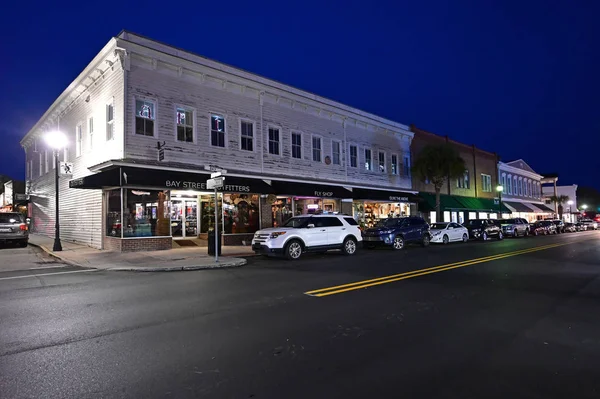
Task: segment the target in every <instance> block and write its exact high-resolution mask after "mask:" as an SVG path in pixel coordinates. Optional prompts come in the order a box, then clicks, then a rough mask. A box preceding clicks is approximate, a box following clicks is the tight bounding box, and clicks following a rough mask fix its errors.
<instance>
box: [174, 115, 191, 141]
mask: <svg viewBox="0 0 600 399" xmlns="http://www.w3.org/2000/svg"><path fill="white" fill-rule="evenodd" d="M175 118H176V119H177V120H176V123H177V141H183V142H185V143H193V142H194V110H192V109H189V108H184V107H177V109H176V110H175Z"/></svg>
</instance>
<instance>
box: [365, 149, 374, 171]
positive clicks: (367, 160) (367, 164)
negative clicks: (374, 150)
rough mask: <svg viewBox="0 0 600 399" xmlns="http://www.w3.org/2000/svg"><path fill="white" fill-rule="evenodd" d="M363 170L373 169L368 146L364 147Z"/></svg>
mask: <svg viewBox="0 0 600 399" xmlns="http://www.w3.org/2000/svg"><path fill="white" fill-rule="evenodd" d="M365 170H373V156H372V155H371V150H370V149H368V148H365Z"/></svg>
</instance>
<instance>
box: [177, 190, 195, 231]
mask: <svg viewBox="0 0 600 399" xmlns="http://www.w3.org/2000/svg"><path fill="white" fill-rule="evenodd" d="M176 195H177V194H175V196H174V198H172V200H171V235H172V236H173V238H186V237H187V238H196V237H197V236H198V200H197V196H196V195H194V196H193V197H194V198H183V196H180V197H179V198H177V197H176Z"/></svg>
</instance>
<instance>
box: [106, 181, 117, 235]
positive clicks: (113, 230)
mask: <svg viewBox="0 0 600 399" xmlns="http://www.w3.org/2000/svg"><path fill="white" fill-rule="evenodd" d="M105 195H106V236H108V237H118V238H121V189H116V190H110V191H106V193H105Z"/></svg>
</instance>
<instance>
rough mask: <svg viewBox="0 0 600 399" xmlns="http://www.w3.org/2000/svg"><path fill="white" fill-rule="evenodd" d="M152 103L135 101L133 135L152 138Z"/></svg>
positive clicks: (153, 113) (153, 115)
mask: <svg viewBox="0 0 600 399" xmlns="http://www.w3.org/2000/svg"><path fill="white" fill-rule="evenodd" d="M154 108H155V107H154V102H152V101H146V100H135V134H139V135H141V136H154V121H155V119H156V114H155V112H154Z"/></svg>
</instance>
